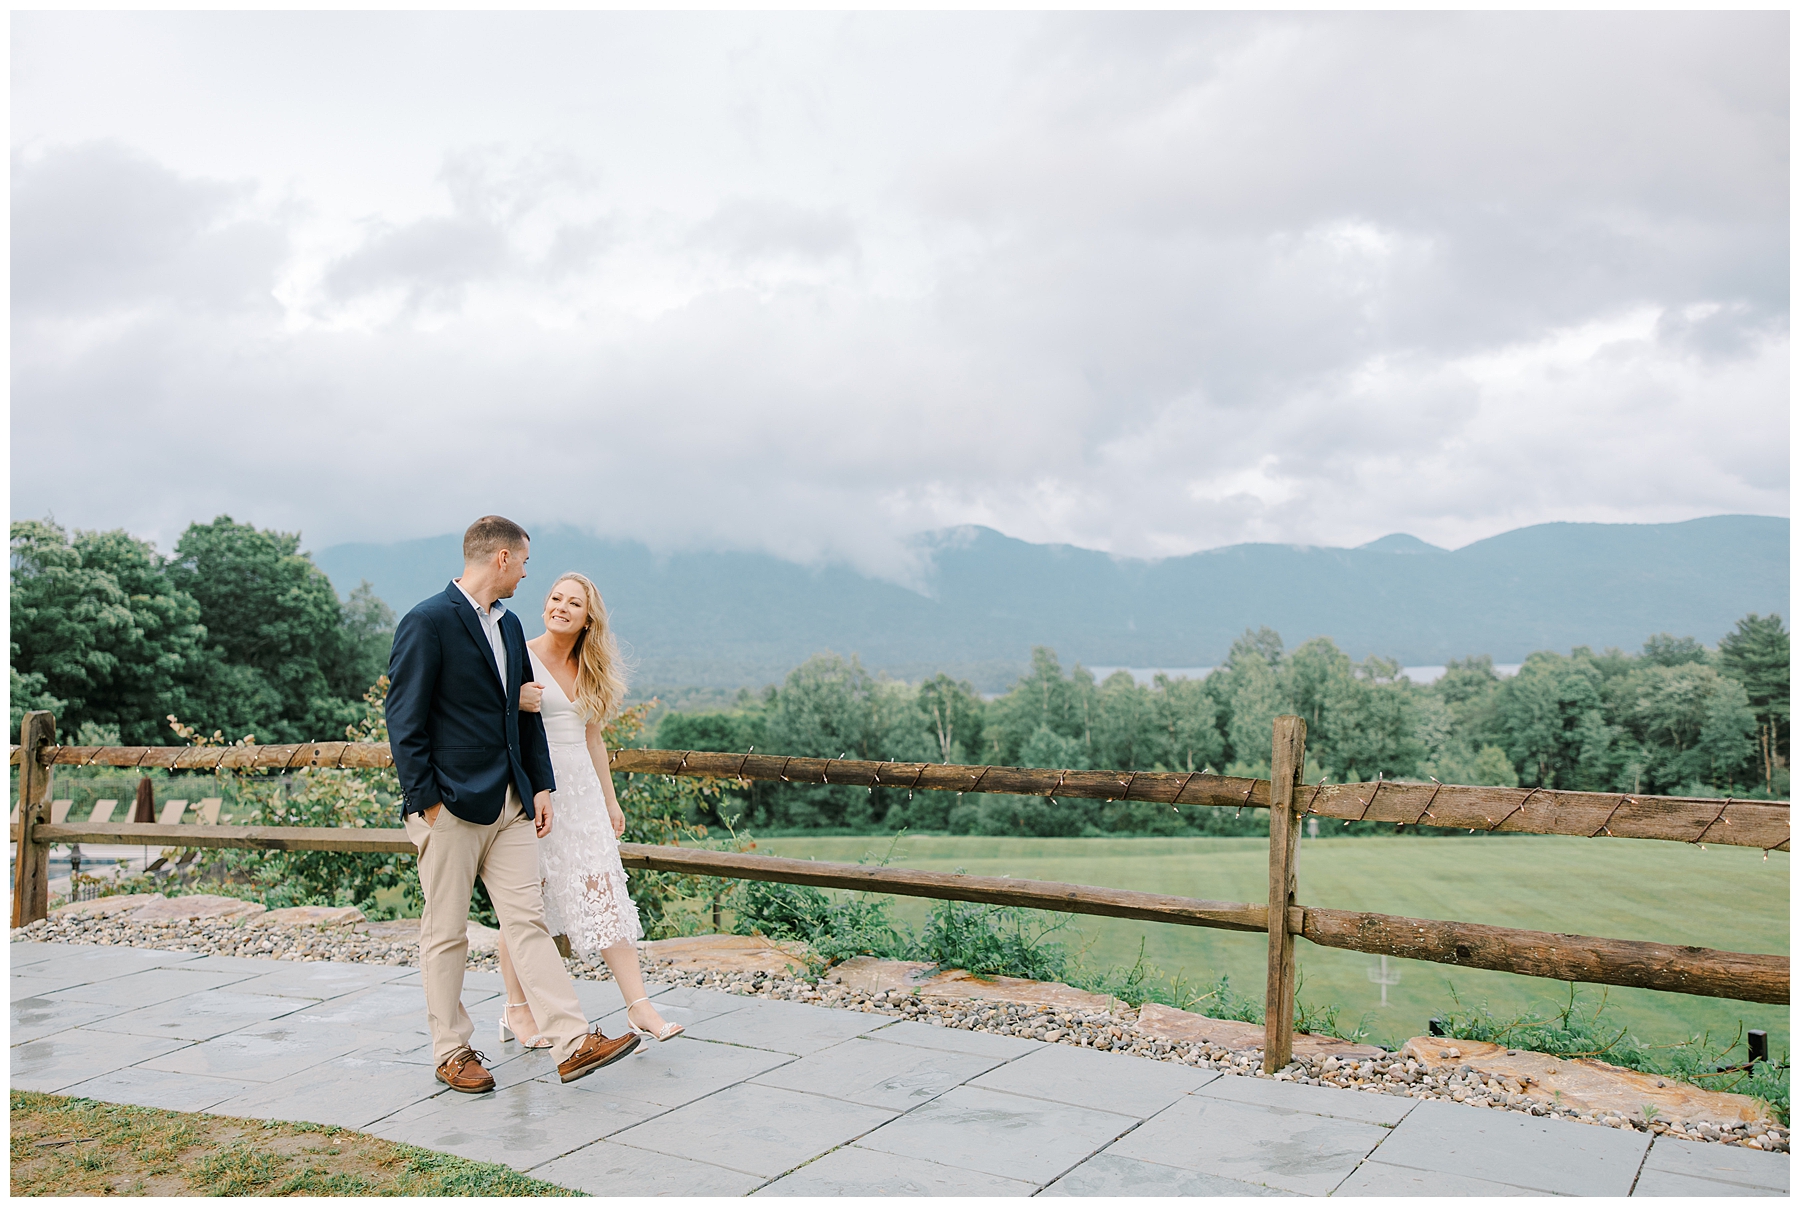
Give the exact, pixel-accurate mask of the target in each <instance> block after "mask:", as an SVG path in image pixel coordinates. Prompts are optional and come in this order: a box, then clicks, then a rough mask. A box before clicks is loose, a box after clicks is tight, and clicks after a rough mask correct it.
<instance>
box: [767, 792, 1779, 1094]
mask: <svg viewBox="0 0 1800 1207" xmlns="http://www.w3.org/2000/svg"><path fill="white" fill-rule="evenodd" d="M1329 828H1330V827H1329V826H1325V827H1321V831H1322V837H1320V838H1318V839H1311V838H1303V839H1302V840H1301V844H1300V864H1299V876H1300V900H1301V901H1302V902H1303V903H1305V904H1313V905H1320V906H1330V907H1333V908H1338V909H1365V910H1374V911H1378V912H1380V913H1388V914H1401V915H1405V916H1408V917H1414V918H1444V919H1452V920H1456V921H1463V922H1480V923H1486V924H1488V925H1493V926H1515V927H1522V928H1525V929H1530V930H1542V931H1549V932H1552V933H1558V932H1578V933H1581V934H1588V935H1600V936H1607V937H1611V938H1619V939H1649V940H1653V941H1656V942H1661V943H1674V944H1683V945H1686V944H1694V945H1698V946H1703V947H1717V948H1723V949H1725V950H1728V951H1750V952H1770V953H1776V954H1783V955H1785V954H1786V953H1787V950H1788V882H1789V876H1788V859H1789V856H1788V855H1787V854H1786V853H1785V852H1781V851H1775V852H1772V853H1771V854H1770V855H1769V859H1768V862H1766V863H1765V862H1764V861H1763V857H1762V852H1761V851H1757V850H1753V849H1744V848H1736V847H1716V846H1709V847H1708V849H1707V850H1705V851H1701V850H1699V849H1698V848H1697V847H1694V846H1690V845H1687V844H1683V843H1671V842H1649V841H1637V840H1630V839H1606V838H1601V839H1595V840H1593V841H1589V840H1586V839H1581V838H1562V837H1555V836H1550V837H1529V838H1507V837H1490V838H1484V839H1481V840H1479V841H1476V840H1471V841H1469V842H1462V841H1460V840H1453V839H1435V838H1420V839H1411V838H1392V837H1371V838H1337V837H1333V836H1329V834H1328V831H1329ZM757 845H758V849H759V850H764V851H768V852H769V853H771V854H775V855H784V856H788V857H792V858H801V859H804V858H807V857H808V856H812V857H815V858H818V859H827V860H838V861H843V862H855V861H856V860H857V859H858V858H859V857H861V856H863V855H864V853H865V852H869V851H870V850H871V849H873V851H874V857H875V858H877V859H879V858H882V857H884V856H885V857H886V858H887V859H888V860H889V861H891V862H892V863H893V864H894V865H895V866H899V867H911V868H921V869H924V870H926V871H946V872H947V871H953V870H955V869H957V868H966V869H967V870H968V871H969V872H970V873H972V874H975V875H981V876H1015V877H1023V878H1030V879H1035V880H1060V881H1066V882H1069V883H1073V884H1097V885H1108V886H1111V887H1113V888H1124V889H1138V890H1141V891H1144V892H1151V893H1167V894H1171V895H1175V896H1182V897H1200V898H1206V899H1210V900H1235V901H1263V900H1267V899H1268V894H1269V855H1268V844H1267V842H1265V841H1264V840H1261V839H1254V838H1205V837H1199V838H1189V837H1180V836H1176V837H1169V838H1091V839H1089V838H984V837H954V838H952V837H935V836H927V835H914V834H908V835H906V836H905V837H903V838H901V839H900V841H899V844H898V846H897V848H896V849H894V850H893V851H892V853H891V854H890V853H889V852H888V842H887V841H886V840H879V841H877V840H873V839H867V838H806V839H799V838H780V839H774V840H770V839H767V838H764V837H763V836H761V835H759V836H758V839H757ZM929 911H930V905H929V903H928V902H925V901H922V900H919V899H916V898H901V899H899V900H897V901H895V902H894V903H893V905H892V908H891V910H890V915H891V917H892V919H893V921H894V923H895V924H896V925H905V926H908V927H911V928H913V929H915V930H916V929H918V928H920V927H922V926H923V925H924V924H925V922H926V920H927V916H928V914H929ZM1057 938H1058V939H1059V940H1060V941H1062V942H1064V943H1066V944H1067V946H1068V948H1069V950H1070V951H1072V952H1078V953H1080V960H1079V962H1080V964H1081V965H1082V966H1083V967H1084V968H1089V969H1105V968H1114V967H1116V968H1120V969H1124V970H1127V971H1128V970H1129V969H1131V968H1132V967H1133V965H1134V964H1135V962H1136V961H1137V959H1138V953H1139V952H1140V951H1142V952H1143V960H1144V962H1145V964H1146V965H1148V966H1152V967H1153V968H1154V969H1159V970H1164V971H1163V972H1161V973H1159V974H1158V976H1160V978H1161V979H1160V981H1159V980H1158V977H1157V976H1153V977H1151V978H1149V979H1150V981H1151V982H1152V989H1153V992H1152V993H1151V994H1150V997H1149V1000H1155V1001H1164V1000H1165V996H1166V994H1167V991H1169V990H1171V989H1172V988H1173V987H1174V986H1175V985H1176V984H1178V983H1179V984H1181V985H1182V987H1183V992H1188V991H1191V988H1192V987H1193V986H1202V987H1210V986H1213V985H1216V984H1217V983H1218V981H1219V979H1220V978H1221V977H1228V978H1229V983H1230V984H1231V985H1232V986H1240V987H1242V988H1243V990H1244V991H1245V993H1247V994H1249V995H1250V996H1252V997H1254V998H1256V999H1257V1000H1258V1001H1260V999H1261V997H1262V983H1263V978H1264V963H1265V960H1266V956H1267V941H1266V939H1264V938H1262V937H1260V936H1258V935H1253V934H1237V933H1233V932H1230V931H1220V930H1207V929H1204V928H1201V927H1192V926H1170V925H1160V924H1157V923H1154V922H1137V921H1132V920H1129V919H1123V918H1100V917H1093V916H1076V917H1075V918H1074V919H1073V921H1072V922H1071V923H1070V924H1069V926H1068V927H1067V928H1066V929H1065V930H1063V931H1062V932H1061V933H1060V934H1059V935H1058V936H1057ZM1296 948H1297V952H1298V955H1299V961H1300V969H1301V972H1302V973H1303V974H1304V976H1305V985H1304V988H1303V989H1302V991H1301V994H1300V997H1301V1003H1302V1005H1306V1004H1309V1003H1326V1004H1335V1005H1337V1006H1338V1007H1339V1010H1340V1017H1341V1019H1342V1020H1343V1025H1344V1026H1345V1027H1346V1028H1348V1029H1354V1028H1356V1027H1361V1028H1365V1029H1366V1031H1367V1034H1368V1037H1369V1039H1370V1041H1372V1042H1378V1043H1384V1044H1399V1043H1400V1042H1402V1041H1404V1040H1406V1039H1408V1038H1410V1037H1412V1036H1415V1035H1423V1034H1424V1033H1425V1031H1426V1021H1427V1020H1428V1019H1430V1018H1433V1017H1438V1016H1440V1015H1441V1014H1442V1012H1443V1010H1444V1008H1445V1007H1446V1006H1450V1005H1452V1003H1453V1000H1454V999H1453V997H1452V991H1454V993H1455V994H1458V995H1460V996H1461V999H1462V1000H1463V1001H1464V1002H1486V1003H1488V1004H1489V1006H1490V1008H1491V1009H1492V1011H1493V1012H1494V1014H1495V1015H1496V1016H1499V1017H1502V1018H1511V1017H1513V1016H1515V1015H1518V1014H1522V1013H1525V1012H1526V1011H1536V1012H1537V1013H1539V1014H1541V1015H1544V1016H1545V1017H1550V1016H1551V1015H1553V1013H1554V1012H1555V1011H1556V1010H1557V1009H1558V1008H1559V1007H1560V1005H1561V1003H1562V1001H1563V1000H1564V999H1565V998H1566V997H1567V996H1568V986H1567V984H1566V983H1561V982H1557V981H1550V980H1543V979H1539V978H1533V977H1521V976H1514V975H1510V974H1507V973H1503V972H1490V971H1486V970H1483V969H1465V968H1450V967H1446V966H1444V965H1441V964H1431V963H1424V962H1419V961H1412V960H1394V959H1390V960H1389V961H1388V966H1389V970H1390V972H1393V973H1398V974H1399V977H1400V982H1399V984H1396V985H1390V986H1389V987H1388V1001H1389V1005H1388V1006H1387V1007H1386V1008H1385V1009H1384V1008H1383V1007H1382V1006H1381V989H1380V986H1379V985H1377V984H1376V983H1375V982H1374V981H1373V980H1372V979H1371V977H1370V974H1371V973H1373V972H1375V971H1376V958H1375V957H1374V956H1370V955H1362V954H1359V953H1356V952H1349V951H1338V950H1335V949H1332V948H1323V947H1316V946H1313V945H1312V944H1309V943H1305V942H1301V943H1299V944H1297V945H1296ZM1121 996H1125V995H1121ZM1128 1000H1129V998H1128ZM1167 1004H1169V1005H1175V1006H1179V1005H1180V1004H1181V1003H1180V1002H1179V1001H1168V1002H1167ZM1327 1008H1328V1005H1327V1006H1320V1007H1319V1011H1320V1012H1322V1011H1323V1010H1325V1009H1327ZM1207 1013H1212V1011H1211V1010H1210V1009H1208V1010H1207ZM1607 1017H1608V1018H1609V1019H1612V1020H1614V1030H1615V1031H1616V1030H1617V1029H1619V1028H1620V1027H1629V1029H1630V1032H1631V1034H1632V1035H1634V1036H1637V1037H1639V1038H1640V1039H1642V1040H1643V1041H1644V1042H1645V1043H1646V1044H1673V1043H1682V1042H1686V1041H1687V1040H1688V1039H1689V1038H1690V1037H1691V1036H1694V1035H1704V1034H1709V1033H1710V1034H1712V1035H1714V1036H1717V1037H1729V1036H1732V1035H1735V1034H1737V1033H1738V1031H1739V1029H1740V1027H1742V1028H1743V1029H1749V1028H1753V1027H1760V1028H1762V1029H1764V1030H1766V1031H1767V1032H1768V1033H1769V1046H1770V1051H1771V1055H1774V1056H1776V1058H1777V1060H1779V1059H1780V1056H1781V1054H1783V1053H1785V1052H1786V1051H1787V1048H1788V1042H1789V1039H1788V1037H1789V1034H1790V1029H1789V1019H1788V1008H1787V1007H1786V1006H1774V1005H1759V1004H1756V1003H1749V1002H1732V1001H1725V1000H1722V999H1713V998H1702V997H1694V996H1691V995H1689V994H1680V993H1658V992H1655V991H1653V990H1648V989H1614V990H1612V992H1611V994H1610V996H1609V998H1608V1007H1607ZM1321 1025H1322V1024H1321Z"/></svg>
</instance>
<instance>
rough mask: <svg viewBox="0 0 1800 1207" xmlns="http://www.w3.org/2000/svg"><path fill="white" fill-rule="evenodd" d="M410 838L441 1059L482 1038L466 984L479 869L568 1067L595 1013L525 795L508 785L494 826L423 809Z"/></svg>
mask: <svg viewBox="0 0 1800 1207" xmlns="http://www.w3.org/2000/svg"><path fill="white" fill-rule="evenodd" d="M406 836H407V837H408V838H410V839H411V840H412V844H413V846H415V847H417V848H418V851H419V884H420V886H421V887H422V888H423V889H424V890H425V913H424V916H423V917H421V918H420V919H419V962H420V964H421V965H422V966H423V967H422V969H421V974H422V977H423V980H424V982H425V1010H426V1013H427V1014H428V1015H429V1017H430V1020H431V1050H432V1055H433V1056H434V1057H435V1059H436V1062H437V1063H438V1064H443V1063H444V1061H446V1060H448V1059H450V1057H451V1056H452V1055H454V1054H455V1053H456V1052H457V1050H458V1049H461V1048H466V1047H469V1046H471V1045H470V1042H469V1041H470V1040H471V1039H473V1038H474V1035H475V1024H474V1023H473V1022H471V1021H470V1019H469V1012H468V1011H467V1010H464V1009H463V1004H462V987H463V969H464V967H465V966H466V965H467V963H468V957H469V896H470V894H471V893H472V892H473V891H474V888H475V877H476V876H480V877H481V882H482V883H483V884H485V885H487V891H488V896H489V897H491V898H493V902H494V912H495V913H496V914H498V915H499V917H500V933H501V934H502V935H503V936H505V938H506V946H507V949H508V950H509V951H510V952H511V954H512V960H513V968H514V969H515V970H516V971H517V972H518V974H519V981H520V982H521V983H522V984H523V985H524V986H525V1000H526V1002H528V1003H529V1004H530V1006H531V1016H532V1017H533V1018H535V1019H536V1020H537V1025H538V1030H539V1031H540V1032H541V1033H542V1034H544V1035H547V1036H549V1037H550V1040H551V1044H552V1046H551V1049H550V1050H551V1052H552V1053H553V1054H554V1055H555V1057H556V1060H557V1062H558V1063H559V1064H560V1063H561V1062H562V1061H564V1060H567V1059H568V1058H569V1057H570V1056H572V1055H574V1054H575V1049H576V1048H577V1047H579V1046H580V1044H581V1039H582V1036H584V1035H586V1034H587V1030H588V1024H587V1016H586V1015H585V1014H583V1013H582V1010H581V1003H580V1002H579V1001H578V1000H576V997H575V986H574V985H573V984H572V983H571V982H570V980H569V973H568V970H567V969H565V968H564V967H563V962H562V956H561V955H559V954H558V953H557V950H556V943H555V941H554V940H552V939H551V937H550V931H549V928H548V927H546V926H545V925H544V894H543V887H542V880H541V878H540V876H539V873H538V853H537V828H536V826H535V825H534V824H533V823H532V821H531V819H530V818H528V817H526V816H525V810H524V806H523V805H521V804H520V803H519V797H518V794H517V793H516V792H514V791H513V789H512V788H511V787H510V786H509V787H508V788H507V789H506V805H505V807H504V808H502V809H501V810H500V817H499V820H497V821H496V822H494V824H493V825H490V826H478V825H475V824H474V823H473V822H467V821H464V820H463V819H462V818H460V817H458V816H456V815H455V814H454V813H452V812H450V810H449V809H439V810H438V815H437V821H436V822H434V823H430V824H427V823H426V821H425V815H424V814H422V813H409V814H407V815H406Z"/></svg>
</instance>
